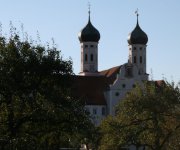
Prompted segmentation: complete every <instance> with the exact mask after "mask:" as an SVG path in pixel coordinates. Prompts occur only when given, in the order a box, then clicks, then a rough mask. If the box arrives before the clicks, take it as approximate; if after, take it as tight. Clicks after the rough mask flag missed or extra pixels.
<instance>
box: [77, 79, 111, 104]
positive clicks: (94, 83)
mask: <svg viewBox="0 0 180 150" xmlns="http://www.w3.org/2000/svg"><path fill="white" fill-rule="evenodd" d="M107 89H108V82H107V78H106V77H104V76H74V78H73V92H74V95H75V96H76V97H77V98H80V99H82V100H83V101H85V104H86V105H106V99H105V96H104V92H105V91H106V90H107Z"/></svg>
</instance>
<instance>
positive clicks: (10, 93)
mask: <svg viewBox="0 0 180 150" xmlns="http://www.w3.org/2000/svg"><path fill="white" fill-rule="evenodd" d="M72 75H73V71H72V61H71V60H64V59H63V58H62V55H61V53H60V51H58V50H57V49H56V47H54V46H52V47H51V48H50V47H49V46H47V47H44V46H41V45H39V44H33V43H31V42H29V41H28V40H21V38H20V37H19V35H18V34H17V33H14V32H12V33H11V36H10V37H9V38H6V37H4V36H1V37H0V149H26V150H28V149H30V150H33V149H56V148H59V147H63V146H77V145H78V144H80V140H81V139H83V138H84V137H86V133H87V129H93V125H92V124H91V122H90V120H89V119H88V115H87V113H86V112H85V110H84V106H83V104H82V102H81V101H79V100H77V99H74V98H73V96H72V94H71V84H72V81H71V76H72Z"/></svg>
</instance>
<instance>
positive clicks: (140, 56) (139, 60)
mask: <svg viewBox="0 0 180 150" xmlns="http://www.w3.org/2000/svg"><path fill="white" fill-rule="evenodd" d="M139 61H140V63H141V64H142V56H140V60H139Z"/></svg>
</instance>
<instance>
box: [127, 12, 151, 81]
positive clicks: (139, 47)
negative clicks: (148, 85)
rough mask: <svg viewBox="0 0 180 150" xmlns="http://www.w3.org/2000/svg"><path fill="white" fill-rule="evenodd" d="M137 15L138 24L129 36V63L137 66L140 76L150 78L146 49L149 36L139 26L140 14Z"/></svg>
mask: <svg viewBox="0 0 180 150" xmlns="http://www.w3.org/2000/svg"><path fill="white" fill-rule="evenodd" d="M136 14H137V24H136V27H135V28H134V30H133V31H132V32H131V33H130V34H129V35H128V44H129V46H128V47H129V58H128V63H129V64H131V65H133V66H136V67H137V69H138V75H140V76H144V77H145V78H148V75H147V73H146V47H147V45H146V44H147V42H148V36H147V35H146V33H145V32H144V31H143V30H142V29H141V28H140V26H139V20H138V17H139V14H138V12H136Z"/></svg>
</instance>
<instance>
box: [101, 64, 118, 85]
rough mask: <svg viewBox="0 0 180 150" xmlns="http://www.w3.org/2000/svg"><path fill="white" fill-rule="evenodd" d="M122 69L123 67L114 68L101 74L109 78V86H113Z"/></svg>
mask: <svg viewBox="0 0 180 150" xmlns="http://www.w3.org/2000/svg"><path fill="white" fill-rule="evenodd" d="M120 68H121V66H117V67H113V68H110V69H108V70H103V71H101V72H100V74H101V75H104V76H105V77H107V78H108V81H109V84H112V83H113V82H114V81H115V80H116V77H117V74H118V73H119V71H120Z"/></svg>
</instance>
